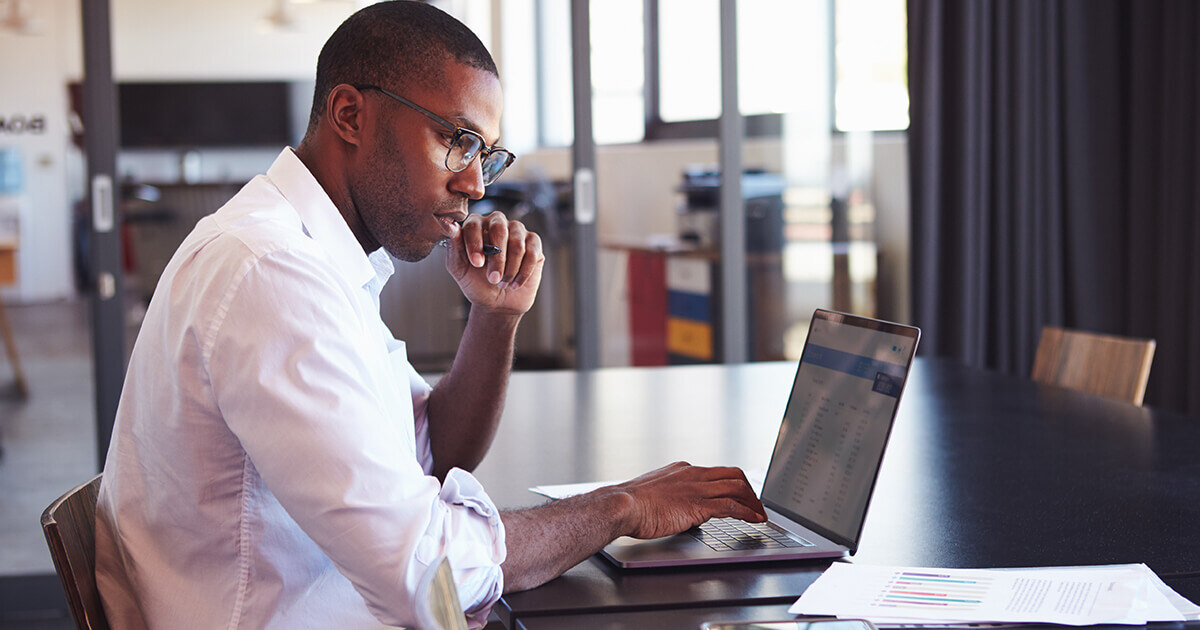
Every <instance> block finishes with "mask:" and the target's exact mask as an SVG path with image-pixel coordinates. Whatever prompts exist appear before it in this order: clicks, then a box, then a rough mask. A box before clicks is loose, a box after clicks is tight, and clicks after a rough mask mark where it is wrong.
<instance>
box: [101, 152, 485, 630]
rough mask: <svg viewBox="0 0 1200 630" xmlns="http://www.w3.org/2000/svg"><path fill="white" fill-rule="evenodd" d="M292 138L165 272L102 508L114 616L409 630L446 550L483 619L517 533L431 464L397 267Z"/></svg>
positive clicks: (124, 406) (143, 337)
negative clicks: (416, 599)
mask: <svg viewBox="0 0 1200 630" xmlns="http://www.w3.org/2000/svg"><path fill="white" fill-rule="evenodd" d="M392 271H393V267H392V262H391V259H390V258H389V257H388V256H387V254H386V253H385V252H383V250H379V251H376V252H374V253H373V254H371V255H370V256H367V255H366V254H364V253H363V250H362V247H361V246H360V245H359V243H358V241H357V240H356V239H355V238H354V236H353V234H351V232H350V229H349V227H347V225H346V222H345V221H344V220H343V219H342V217H341V215H340V214H339V212H338V210H337V208H336V207H335V206H334V205H333V202H332V201H330V199H329V196H328V195H326V194H325V192H324V190H323V189H322V188H321V186H320V185H319V184H318V183H317V181H316V179H315V178H313V176H312V174H311V173H309V171H308V169H307V168H305V166H304V164H303V163H302V162H301V161H300V160H299V159H298V158H297V157H296V156H295V154H294V153H292V151H291V150H290V149H286V150H284V152H283V153H282V154H281V155H280V156H279V158H278V159H276V160H275V163H274V164H273V165H272V166H271V168H270V170H268V171H267V174H266V175H265V176H262V175H260V176H258V177H256V178H255V179H254V180H253V181H251V182H250V183H249V184H247V185H246V186H245V187H244V188H243V189H242V190H241V191H240V192H239V193H238V194H237V195H236V196H235V197H234V198H233V199H232V200H230V201H229V203H227V204H226V205H225V206H224V207H222V208H221V209H220V210H218V211H217V212H216V213H215V214H212V215H210V216H207V217H205V218H203V219H201V220H200V222H199V223H197V224H196V228H195V229H194V230H193V231H192V233H191V234H190V235H189V236H188V237H187V239H186V240H185V241H184V242H183V244H182V245H181V246H180V247H179V250H178V251H177V252H176V253H175V256H174V257H173V258H172V259H171V262H170V263H169V264H168V265H167V268H166V271H165V272H164V273H163V275H162V279H161V280H160V281H159V284H158V287H157V288H156V290H155V292H154V298H153V299H152V300H151V302H150V307H149V310H148V312H147V313H146V318H145V320H144V322H143V323H142V327H141V331H140V333H139V334H138V339H137V343H136V344H135V345H134V349H133V355H132V357H131V359H130V363H129V371H128V373H127V376H126V378H125V388H124V391H123V392H122V393H121V402H120V406H119V408H118V410H117V418H116V427H115V429H114V431H113V436H112V442H111V445H110V446H109V450H108V458H107V460H106V462H105V465H104V481H103V483H102V484H101V488H100V498H99V503H98V505H97V509H96V517H97V518H96V579H97V583H98V586H99V589H100V594H101V598H102V600H103V602H104V608H105V610H106V612H107V615H108V618H109V621H110V623H111V625H112V626H113V627H114V628H122V629H125V628H143V627H146V628H170V629H178V628H231V629H232V628H280V629H283V628H286V629H289V630H293V629H299V628H322V629H328V628H337V629H339V630H346V629H356V628H379V627H384V626H396V625H411V624H413V623H414V621H415V618H414V613H413V606H414V604H413V596H414V592H415V590H416V585H417V583H418V581H419V580H420V578H421V575H422V573H423V572H424V571H425V569H426V568H427V567H428V565H429V564H430V563H431V562H432V561H433V560H434V559H435V558H436V557H437V556H438V555H440V554H445V555H446V556H447V557H449V559H450V563H451V565H452V566H453V567H454V575H455V581H456V582H457V584H458V588H459V593H460V597H461V599H462V601H463V604H464V605H465V606H467V607H468V610H469V612H471V613H472V618H471V621H472V623H473V625H482V622H483V621H485V620H486V615H487V611H488V610H489V609H490V607H491V605H492V604H493V603H495V601H496V600H497V599H498V598H499V596H500V592H501V587H502V575H501V571H500V563H501V562H502V561H503V560H504V554H505V547H504V528H503V526H502V524H501V522H500V517H499V512H498V510H497V509H496V506H495V505H494V504H493V503H492V501H491V499H489V498H488V496H487V494H485V493H484V491H483V488H482V487H481V486H480V485H479V482H478V481H476V480H475V478H474V477H472V476H471V475H470V474H469V473H467V472H465V471H462V470H458V469H454V470H451V471H450V473H449V474H448V475H447V476H446V481H445V483H443V484H439V483H438V481H437V479H436V478H434V477H432V476H430V475H429V473H430V470H431V469H432V457H431V454H430V448H429V438H428V431H427V424H426V405H427V403H428V400H429V392H430V387H429V385H428V384H427V383H426V382H425V381H424V380H423V379H422V378H421V377H420V376H419V375H418V374H417V373H416V371H415V370H414V369H413V368H412V366H411V365H410V364H409V363H408V360H407V356H406V354H405V350H404V343H403V342H400V341H397V340H396V339H394V338H393V337H392V334H391V333H390V332H389V331H388V329H387V327H386V326H385V325H384V323H383V321H382V320H381V319H380V317H379V291H380V289H381V288H382V287H383V284H384V282H386V280H387V278H388V277H389V276H390V275H391V274H392Z"/></svg>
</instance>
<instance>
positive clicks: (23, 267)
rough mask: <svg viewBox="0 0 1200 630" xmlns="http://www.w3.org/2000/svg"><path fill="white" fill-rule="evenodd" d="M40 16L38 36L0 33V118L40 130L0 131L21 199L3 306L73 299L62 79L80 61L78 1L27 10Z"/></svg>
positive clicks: (48, 0)
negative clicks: (19, 180)
mask: <svg viewBox="0 0 1200 630" xmlns="http://www.w3.org/2000/svg"><path fill="white" fill-rule="evenodd" d="M26 5H27V6H29V7H30V8H32V9H34V11H35V15H36V17H37V21H36V25H35V28H36V30H35V32H34V33H31V34H17V33H12V32H9V31H0V86H2V87H0V90H2V91H0V116H3V117H4V118H5V119H6V120H10V121H11V120H12V119H13V118H14V117H23V118H25V119H28V118H30V117H40V118H41V119H42V120H43V121H44V128H43V130H42V131H40V132H37V133H34V132H30V131H25V132H19V133H18V132H11V131H10V132H3V131H0V146H4V147H10V148H15V149H17V150H18V151H20V153H21V158H22V163H23V171H24V174H25V186H24V188H25V192H24V194H23V195H22V196H21V197H22V198H21V201H20V204H21V209H20V213H19V214H20V217H19V221H20V243H19V249H18V252H17V266H18V268H17V284H16V286H14V287H11V288H8V289H6V290H5V292H4V295H5V298H6V299H12V300H16V301H24V302H28V301H40V300H49V299H55V298H59V297H63V296H67V295H71V294H72V293H73V292H74V287H73V280H72V278H73V276H72V272H71V236H70V235H71V204H70V195H69V194H68V189H69V185H68V183H67V147H68V145H69V144H70V128H69V126H68V124H67V116H66V113H67V92H66V87H65V81H64V80H63V77H65V76H66V74H67V71H68V68H70V67H71V66H72V65H75V66H77V65H78V60H72V59H70V58H69V52H70V50H69V48H68V47H66V46H65V45H64V42H65V41H66V39H67V38H69V37H71V36H72V35H74V36H75V37H76V38H78V34H77V33H74V32H72V31H70V28H71V27H72V26H73V25H77V24H78V18H77V17H74V18H73V16H72V15H71V14H72V13H73V12H77V11H78V0H44V1H43V2H36V3H26Z"/></svg>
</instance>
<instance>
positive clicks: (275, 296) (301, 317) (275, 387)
mask: <svg viewBox="0 0 1200 630" xmlns="http://www.w3.org/2000/svg"><path fill="white" fill-rule="evenodd" d="M369 309H370V300H369V299H363V298H362V297H361V296H359V295H357V294H355V289H353V288H347V287H346V286H345V284H344V283H340V282H339V281H338V278H337V277H336V275H335V274H334V272H333V271H332V270H330V269H329V268H328V267H327V265H324V264H322V263H321V261H320V260H319V258H318V257H314V256H312V255H309V254H306V253H305V254H303V255H301V254H297V253H293V252H291V251H289V250H281V251H278V252H271V253H267V254H265V255H263V256H260V257H258V258H257V259H255V260H254V261H253V262H252V263H250V264H248V266H247V268H246V269H245V273H244V274H242V275H240V276H239V278H238V281H237V282H236V283H235V284H234V286H231V287H230V288H229V291H228V292H227V293H226V303H225V304H222V305H221V308H220V309H219V312H220V313H221V314H222V317H221V318H219V320H217V321H214V322H213V324H212V326H211V327H210V328H209V329H208V330H206V331H201V332H202V333H203V335H204V337H205V338H204V339H203V340H202V343H201V346H202V347H204V348H207V349H208V352H207V369H208V374H209V378H210V379H211V382H212V391H213V392H214V395H215V397H216V399H217V400H216V403H217V405H218V407H219V408H220V411H221V414H222V415H223V417H224V418H225V420H226V423H227V424H228V426H229V428H230V430H231V431H232V432H233V433H234V435H235V436H236V437H237V439H238V440H239V441H240V442H241V444H242V446H243V448H244V450H245V452H246V456H247V458H248V460H249V461H248V463H247V467H246V468H247V475H248V477H249V478H250V482H248V485H252V482H253V481H254V477H258V478H261V481H262V484H263V486H264V487H265V488H266V489H267V490H269V494H270V495H271V496H273V498H274V500H277V501H278V504H279V506H281V507H282V508H283V510H286V512H287V514H288V515H289V516H290V517H291V518H292V519H293V520H294V521H295V522H296V523H297V524H298V525H299V527H300V529H301V530H303V532H304V533H305V534H306V535H307V536H308V537H309V538H311V539H312V541H313V542H314V543H315V544H316V545H317V546H318V547H319V548H320V550H321V551H322V552H323V553H324V554H325V555H326V556H327V557H328V558H329V559H330V560H331V561H332V562H333V564H334V566H336V567H337V570H338V571H339V572H340V573H342V574H343V575H345V576H346V577H347V578H348V579H349V580H350V582H351V583H352V584H353V585H354V588H355V589H356V590H357V591H358V592H359V593H360V594H361V595H362V597H363V598H364V600H365V601H366V604H367V607H368V608H369V610H370V611H371V613H372V614H373V615H375V617H376V618H378V619H379V620H380V621H381V622H382V623H385V624H390V625H412V624H414V623H415V616H414V613H413V610H414V603H413V596H414V593H415V592H416V587H417V584H418V583H419V581H420V578H421V576H422V574H423V573H424V572H425V570H426V569H427V568H428V566H429V564H430V563H431V562H432V561H433V560H434V559H435V558H437V557H438V555H443V554H444V555H446V556H447V557H448V558H449V559H450V563H451V565H452V567H453V568H454V575H455V581H456V583H457V584H458V587H459V592H460V595H461V597H462V600H463V604H464V605H465V606H466V607H467V608H468V610H469V612H470V613H473V619H472V621H473V625H479V624H480V622H481V616H482V617H486V614H487V610H488V609H490V607H491V606H492V604H494V603H495V602H496V600H497V599H498V598H499V596H500V593H501V591H502V589H503V577H502V572H501V570H500V564H501V563H502V562H503V561H504V556H505V546H504V528H503V525H502V524H501V521H500V517H499V514H498V511H497V509H496V507H495V505H494V504H493V503H492V501H491V499H490V498H489V497H488V496H487V494H486V493H485V492H484V490H483V488H482V487H481V486H480V484H479V482H478V481H477V480H476V479H475V478H474V477H472V476H471V475H470V474H469V473H466V472H464V471H461V470H452V471H451V472H450V474H449V475H447V477H446V480H445V482H444V483H442V484H439V483H438V481H437V479H436V478H434V477H431V476H429V475H428V474H427V471H428V466H426V465H425V464H426V462H425V461H424V460H425V459H429V460H430V462H429V463H431V459H432V458H431V457H429V456H428V449H429V447H428V438H427V436H426V435H419V434H426V433H427V430H426V429H425V428H424V426H425V425H426V424H427V422H426V421H425V415H426V414H425V407H426V402H427V400H428V395H429V386H428V384H426V383H425V381H424V379H421V378H420V376H419V375H417V374H416V372H415V371H412V370H411V367H409V368H408V369H409V370H410V372H411V373H410V374H409V380H408V382H405V381H403V380H400V379H398V378H397V376H398V374H397V371H396V370H395V369H394V366H393V365H391V360H390V358H389V350H391V348H389V347H388V345H389V344H387V343H386V341H385V340H384V339H382V338H381V337H380V336H379V334H378V329H377V328H376V327H375V324H377V323H378V322H377V320H378V314H377V312H371V311H370V310H369ZM372 318H374V320H373V319H372ZM224 322H239V323H244V322H269V325H264V326H252V327H245V328H244V329H234V328H233V327H232V326H231V325H230V326H226V325H224ZM397 381H399V382H397ZM422 449H423V451H422ZM262 500H264V499H263V498H262V497H259V496H257V493H254V492H247V493H246V496H245V497H244V500H243V503H244V505H245V506H246V507H245V509H244V510H243V512H244V514H243V518H246V519H252V515H253V513H254V510H255V509H256V506H255V505H254V502H255V501H262ZM247 553H252V551H248V552H247Z"/></svg>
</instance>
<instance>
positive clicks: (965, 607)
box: [871, 571, 993, 617]
mask: <svg viewBox="0 0 1200 630" xmlns="http://www.w3.org/2000/svg"><path fill="white" fill-rule="evenodd" d="M992 581H993V580H992V579H991V578H987V577H981V578H971V579H966V578H962V577H955V576H951V575H950V574H949V573H921V572H916V571H895V572H893V573H892V576H891V578H890V579H888V581H887V582H886V583H885V584H884V585H883V586H882V588H881V589H880V590H879V591H877V593H876V595H875V599H874V601H872V602H871V604H872V605H874V606H876V607H878V608H882V609H893V610H894V613H895V616H896V617H905V616H908V613H909V612H910V611H929V610H931V609H936V610H941V611H961V612H963V613H968V612H971V611H973V610H975V609H976V608H978V607H979V605H980V604H982V603H983V598H984V596H985V595H986V594H987V592H988V589H989V588H991V586H992Z"/></svg>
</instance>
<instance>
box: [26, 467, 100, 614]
mask: <svg viewBox="0 0 1200 630" xmlns="http://www.w3.org/2000/svg"><path fill="white" fill-rule="evenodd" d="M100 477H101V475H96V476H95V477H92V479H91V481H88V482H87V483H85V484H83V485H81V486H77V487H76V488H74V489H72V490H71V491H70V492H68V493H66V494H64V495H62V496H61V497H59V498H58V499H56V500H55V501H54V503H51V504H50V507H48V508H46V511H45V512H42V531H43V532H44V533H45V534H46V544H47V545H49V547H50V556H51V557H53V558H54V570H55V571H57V572H58V577H59V579H60V580H62V585H63V591H64V592H66V595H67V604H68V605H69V606H70V607H71V616H73V617H74V618H75V627H77V628H79V629H80V630H109V626H108V619H107V618H105V616H104V608H103V607H102V606H101V605H100V592H99V591H97V590H96V495H97V494H98V493H99V492H100Z"/></svg>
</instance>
